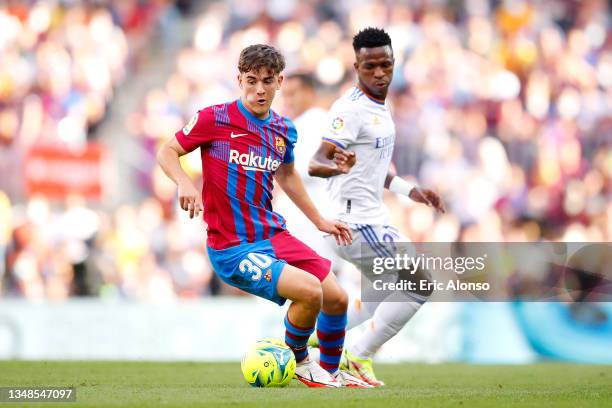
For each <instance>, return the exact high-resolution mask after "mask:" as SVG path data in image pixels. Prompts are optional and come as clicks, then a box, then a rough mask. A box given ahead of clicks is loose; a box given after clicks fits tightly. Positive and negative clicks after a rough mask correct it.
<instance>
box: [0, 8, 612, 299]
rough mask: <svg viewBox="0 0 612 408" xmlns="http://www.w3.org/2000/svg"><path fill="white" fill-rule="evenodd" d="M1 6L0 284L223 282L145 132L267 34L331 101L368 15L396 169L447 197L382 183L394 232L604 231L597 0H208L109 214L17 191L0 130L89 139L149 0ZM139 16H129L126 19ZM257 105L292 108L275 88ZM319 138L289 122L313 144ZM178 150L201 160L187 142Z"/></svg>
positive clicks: (605, 103) (156, 132)
mask: <svg viewBox="0 0 612 408" xmlns="http://www.w3.org/2000/svg"><path fill="white" fill-rule="evenodd" d="M8 4H9V5H8V7H5V8H4V9H2V8H0V26H3V27H9V28H10V29H8V30H4V29H3V30H2V32H1V33H0V55H2V58H1V62H0V146H2V147H0V174H2V184H0V190H3V191H4V192H5V193H2V192H1V191H0V258H2V256H4V258H5V259H6V262H5V264H4V265H0V294H2V293H4V294H17V295H23V296H26V297H29V298H44V297H49V298H53V299H62V298H65V297H67V296H70V295H101V296H121V297H127V298H135V299H159V298H173V297H192V296H202V295H206V294H217V293H228V292H231V289H229V288H227V287H226V286H224V285H222V284H220V283H219V282H218V280H217V279H216V278H215V277H214V274H213V273H212V271H211V269H210V265H209V264H208V261H207V259H206V257H205V253H204V250H203V245H204V239H205V237H204V236H203V231H204V226H203V225H202V223H201V221H198V222H194V221H187V220H186V219H184V218H182V216H181V214H179V212H178V211H177V210H176V209H177V207H176V204H175V199H176V198H175V189H174V185H173V184H172V183H171V182H170V181H169V180H167V178H166V177H165V176H164V175H163V174H162V172H161V170H160V169H159V168H158V167H157V166H156V165H155V160H154V153H155V150H156V148H157V147H158V146H159V144H160V143H161V142H162V141H163V140H164V139H166V138H167V137H169V136H170V135H172V134H174V132H175V131H177V130H178V129H180V128H182V126H183V125H184V124H185V123H186V122H187V121H188V119H189V118H190V117H191V116H192V115H193V114H194V113H195V112H196V111H197V110H198V109H199V108H201V107H202V106H207V105H210V104H213V103H220V102H224V101H227V100H231V99H235V98H236V97H237V95H238V88H237V83H236V74H237V70H236V68H235V67H236V61H237V57H238V55H239V53H240V50H241V49H242V48H243V47H245V46H247V45H249V44H252V43H271V44H274V45H276V46H278V47H279V49H280V50H281V51H282V52H283V54H284V55H285V57H286V59H287V70H286V72H288V73H290V72H308V73H311V74H312V75H314V76H315V77H316V79H317V81H318V83H319V85H320V86H319V88H318V98H317V101H316V104H317V105H318V106H321V107H323V108H328V107H329V106H330V105H331V103H332V102H333V100H334V99H335V98H337V97H338V96H339V95H340V94H341V93H342V92H343V91H344V90H346V89H347V88H348V87H350V86H352V85H353V84H354V83H355V77H354V74H353V68H352V64H353V60H354V55H353V50H352V47H351V37H352V35H353V34H355V33H356V32H357V31H359V29H361V28H364V27H367V26H377V27H384V28H385V29H386V30H387V31H388V32H389V33H390V35H391V37H392V40H393V49H394V54H395V76H394V79H393V83H392V89H391V92H390V100H391V103H392V106H393V112H394V119H395V123H396V129H397V138H396V145H395V154H394V164H395V166H396V168H397V170H398V173H399V174H400V175H402V176H405V177H409V178H414V179H416V180H418V182H419V184H421V185H422V186H426V187H428V188H432V189H435V190H437V191H438V192H439V193H440V195H441V196H442V197H443V199H444V200H445V203H446V206H447V208H448V212H447V213H446V214H445V215H442V216H438V215H436V214H434V213H433V211H432V210H431V209H430V208H428V207H425V206H420V205H416V204H413V203H411V202H410V201H409V200H408V199H404V198H403V197H398V196H395V195H392V194H388V195H387V197H386V202H387V205H388V206H389V209H390V213H391V217H392V222H393V223H394V224H395V225H397V226H399V227H400V228H401V229H402V230H403V232H404V234H405V235H407V236H408V237H409V238H411V239H412V240H415V241H457V240H463V241H489V242H490V241H536V240H540V239H549V240H563V241H611V240H612V200H610V198H611V192H612V191H611V187H612V186H611V184H610V178H611V177H610V176H611V175H612V146H611V145H612V115H611V114H610V112H612V36H611V35H610V34H611V33H610V30H609V28H608V27H609V26H610V23H611V21H610V5H609V4H608V2H606V1H604V0H585V1H561V0H544V1H537V2H536V1H526V0H503V1H494V0H464V1H443V0H438V1H424V0H406V1H398V2H392V1H365V0H363V1H348V0H345V1H334V2H332V1H316V0H311V1H297V0H283V1H280V0H278V1H277V0H230V1H225V2H211V3H210V4H208V5H207V7H206V8H205V10H204V11H203V13H202V14H201V15H199V16H198V17H197V18H198V24H197V28H196V30H195V32H194V34H193V43H192V44H191V45H190V46H187V47H185V48H183V49H182V50H181V51H180V53H179V57H178V59H177V61H176V70H175V72H173V73H172V74H171V75H170V77H169V78H168V79H167V82H166V83H165V84H163V85H162V86H160V87H158V88H155V89H151V90H150V91H149V92H148V93H147V95H146V98H145V100H144V101H143V103H142V106H141V108H140V109H139V110H138V111H136V112H133V113H132V114H131V115H130V116H129V119H128V122H127V123H126V124H125V128H126V137H128V134H131V135H132V136H133V137H135V138H137V140H138V141H139V142H140V143H141V144H142V146H143V147H144V148H145V151H146V152H148V154H149V160H146V161H145V162H147V163H150V166H149V167H148V168H146V169H144V170H142V169H141V171H143V174H140V175H139V178H138V184H137V187H138V188H139V189H142V190H143V191H145V192H146V193H148V195H149V196H150V198H148V199H147V200H145V201H144V202H142V203H137V204H126V205H123V206H121V207H119V208H115V209H112V210H110V211H109V210H108V209H92V206H91V205H88V203H86V202H84V201H83V200H81V199H79V198H77V197H69V198H67V199H66V200H65V202H62V203H58V202H49V201H48V200H46V199H45V198H42V197H30V198H28V199H27V200H22V201H20V200H18V199H16V197H18V195H17V194H18V193H16V192H14V190H11V188H19V185H17V186H16V187H15V186H13V187H11V183H10V182H9V180H8V178H7V177H5V176H4V175H5V174H7V173H6V171H5V169H4V168H3V166H4V165H5V163H7V162H8V160H9V159H10V160H17V161H18V160H19V157H18V155H15V154H14V153H11V148H10V146H11V144H14V143H11V142H14V140H13V139H15V138H17V140H18V141H19V143H20V144H22V146H23V145H27V144H31V143H34V142H35V141H36V140H39V139H40V138H45V137H46V138H51V139H53V138H56V139H57V141H58V142H60V141H61V142H62V143H84V142H85V141H86V140H87V135H88V134H90V133H91V127H92V126H95V124H96V123H98V122H99V121H100V120H103V117H104V112H105V109H106V108H107V106H108V104H109V103H111V104H112V94H113V88H114V87H116V86H117V85H118V84H119V83H120V81H121V80H122V79H123V78H125V76H126V72H128V75H129V70H130V62H129V58H128V56H129V55H130V52H131V48H130V45H131V44H134V45H133V46H134V47H136V48H138V47H140V48H141V49H143V48H144V49H146V47H145V46H143V45H142V44H146V39H145V38H146V36H143V35H141V36H136V37H135V39H134V41H133V42H130V32H131V31H132V30H136V31H138V30H145V31H146V30H150V29H151V28H150V27H151V24H153V22H152V21H153V20H154V17H151V16H155V15H158V14H159V10H160V9H161V8H163V7H164V5H165V3H164V2H163V1H160V2H137V1H133V2H132V1H128V2H118V1H117V2H112V1H109V2H99V1H98V2H92V3H91V4H93V5H81V6H71V7H62V4H63V3H62V2H57V3H54V2H44V3H42V2H41V3H35V4H34V5H33V6H32V7H27V8H20V7H18V6H14V7H11V4H12V3H11V2H9V3H8ZM15 4H21V3H19V2H15ZM50 4H51V5H52V6H51V5H50ZM85 4H89V3H85ZM101 4H104V5H103V6H101ZM119 5H121V7H120V6H119ZM130 5H131V7H130ZM145 5H146V6H145ZM138 7H148V8H150V11H149V12H144V13H142V14H141V12H140V11H139V10H138ZM130 11H132V12H133V15H132V18H129V17H128V16H129V15H130ZM143 16H144V17H143ZM147 16H149V17H147ZM139 17H142V18H143V19H144V20H145V22H141V23H136V26H137V27H141V28H133V27H132V26H131V24H130V23H129V22H131V21H134V20H136V21H137V22H138V21H139ZM5 23H7V24H8V25H6V24H5ZM75 38H78V41H76V40H75ZM102 39H104V41H102ZM62 64H63V65H62ZM136 65H137V64H136ZM66 67H70V69H66ZM134 69H135V70H136V73H137V66H136V67H135V68H134ZM136 76H137V75H135V77H136ZM7 78H8V79H7ZM273 108H274V109H276V110H277V111H279V112H281V113H284V114H288V115H292V112H290V111H288V109H287V107H286V106H285V104H284V102H283V100H282V97H281V96H279V97H278V98H277V100H276V101H275V105H274V106H273ZM24 116H25V117H28V118H29V119H28V121H24V120H23V119H22V118H23V117H24ZM320 136H321V135H314V136H313V135H302V137H308V138H312V143H316V144H318V143H319V141H318V138H319V137H320ZM6 146H9V147H6ZM5 157H6V158H7V159H6V161H5ZM184 165H185V167H186V168H187V169H188V171H189V172H190V174H191V175H192V176H193V177H194V179H197V178H200V177H201V174H200V170H201V169H200V162H199V155H196V154H192V155H188V156H186V157H185V158H184ZM17 184H18V183H17ZM276 193H277V194H282V193H281V192H280V190H276ZM315 202H316V200H315ZM93 207H94V208H96V207H95V206H93Z"/></svg>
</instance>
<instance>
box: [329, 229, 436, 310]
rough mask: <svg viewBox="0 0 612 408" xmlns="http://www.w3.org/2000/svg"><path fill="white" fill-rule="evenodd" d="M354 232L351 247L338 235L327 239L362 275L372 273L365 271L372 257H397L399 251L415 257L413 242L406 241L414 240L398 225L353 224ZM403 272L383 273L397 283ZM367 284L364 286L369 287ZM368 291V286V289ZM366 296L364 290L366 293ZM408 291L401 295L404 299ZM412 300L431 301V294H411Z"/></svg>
mask: <svg viewBox="0 0 612 408" xmlns="http://www.w3.org/2000/svg"><path fill="white" fill-rule="evenodd" d="M349 226H350V227H351V229H352V231H353V242H352V244H351V245H348V246H338V244H337V243H336V241H335V239H334V237H332V236H331V235H330V236H326V237H325V239H326V241H327V243H328V245H329V246H331V247H332V248H334V250H335V251H336V253H337V255H338V256H339V257H340V258H342V259H344V260H346V261H348V262H350V263H351V264H353V265H355V267H356V268H357V269H358V270H359V271H360V273H361V274H362V276H365V275H367V274H369V272H371V271H364V270H362V265H363V264H364V263H366V264H367V263H370V264H371V261H368V259H371V258H375V257H380V258H394V257H395V256H396V254H398V253H399V254H402V253H405V252H406V251H408V252H409V253H408V255H409V256H414V255H415V254H416V250H415V249H414V247H413V246H412V245H409V246H406V245H405V244H406V243H409V242H411V241H410V239H408V238H407V237H406V236H404V235H403V234H402V233H401V232H400V231H399V230H398V229H397V228H395V227H394V226H391V225H372V224H349ZM397 243H402V244H404V245H401V246H397V247H396V245H395V244H397ZM399 274H400V272H399V271H396V270H390V271H386V272H384V273H383V274H382V275H380V279H381V280H383V281H385V282H395V281H397V279H398V276H399ZM365 288H366V287H365V286H364V287H362V289H365ZM366 290H367V289H366ZM362 295H363V293H362ZM405 296H406V294H403V295H402V296H401V299H404V297H405ZM409 296H410V300H413V301H417V302H418V303H424V302H425V301H426V300H427V296H422V294H415V293H411V294H410V295H409Z"/></svg>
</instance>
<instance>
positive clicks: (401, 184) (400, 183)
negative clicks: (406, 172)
mask: <svg viewBox="0 0 612 408" xmlns="http://www.w3.org/2000/svg"><path fill="white" fill-rule="evenodd" d="M415 187H417V185H416V184H413V183H410V182H408V181H406V180H404V179H403V178H401V177H398V176H395V177H393V178H392V179H391V183H389V191H393V192H394V193H396V194H403V195H405V196H408V195H409V194H410V191H411V190H412V189H413V188H415Z"/></svg>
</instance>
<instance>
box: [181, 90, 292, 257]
mask: <svg viewBox="0 0 612 408" xmlns="http://www.w3.org/2000/svg"><path fill="white" fill-rule="evenodd" d="M175 136H176V139H177V141H178V142H179V144H180V145H181V146H182V147H183V148H184V149H185V150H187V151H192V150H194V149H196V148H198V147H199V148H200V153H201V156H202V174H203V179H204V181H203V187H202V201H203V204H204V221H205V222H206V224H207V232H208V234H207V235H208V238H207V245H208V246H209V247H211V248H213V249H217V250H218V249H225V248H229V247H233V246H236V245H240V244H245V243H251V242H257V241H261V240H265V239H269V238H271V237H272V236H274V235H275V234H278V233H279V232H282V231H284V230H285V220H284V218H283V217H282V216H281V215H280V214H278V213H276V212H274V211H273V209H272V190H273V188H274V185H273V177H274V174H275V172H276V170H277V169H278V167H279V166H280V165H281V164H283V163H291V162H293V160H294V157H293V147H294V145H295V142H296V140H297V132H296V130H295V126H294V125H293V122H291V121H290V120H289V119H287V118H285V117H283V116H281V115H278V114H277V113H276V112H274V111H272V110H270V115H269V116H268V118H267V119H265V120H261V119H258V118H257V117H255V116H254V115H253V114H251V113H250V112H249V111H248V110H247V109H246V108H245V107H244V105H243V104H242V102H241V101H240V100H236V101H233V102H228V103H224V104H221V105H214V106H209V107H207V108H205V109H202V110H200V111H199V112H198V113H197V114H196V115H195V116H194V117H193V118H192V120H191V121H190V122H189V123H188V124H187V125H186V126H185V127H184V128H183V129H182V130H180V131H178V132H176V135H175Z"/></svg>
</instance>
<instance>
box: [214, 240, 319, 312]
mask: <svg viewBox="0 0 612 408" xmlns="http://www.w3.org/2000/svg"><path fill="white" fill-rule="evenodd" d="M206 249H207V250H208V256H209V258H210V262H211V264H212V266H213V268H214V269H215V272H216V273H217V275H218V276H219V278H221V280H223V281H224V282H225V283H227V284H228V285H231V286H234V287H237V288H239V289H242V290H244V291H245V292H248V293H251V294H253V295H255V296H259V297H262V298H264V299H268V300H270V301H272V302H274V303H277V304H279V305H282V304H284V303H285V301H286V299H285V298H283V297H281V296H279V295H278V291H277V290H276V286H277V284H278V279H279V278H280V275H281V273H282V271H283V268H284V267H285V265H286V264H289V265H291V266H294V267H296V268H299V269H301V270H303V271H306V272H308V273H310V274H312V275H314V276H316V277H317V278H318V279H319V280H320V281H323V279H325V278H326V277H327V274H328V273H329V271H330V268H331V262H330V261H329V260H328V259H325V258H323V257H321V256H320V255H319V254H317V253H316V252H315V251H314V250H313V249H312V248H310V247H309V246H308V245H306V244H304V243H303V242H302V241H300V240H299V239H297V238H295V237H294V236H293V235H291V234H290V233H289V232H288V231H283V232H281V233H278V234H276V235H274V236H273V237H272V238H270V239H266V240H263V241H258V242H253V243H248V244H241V245H237V246H234V247H231V248H226V249H221V250H216V249H212V248H210V247H206Z"/></svg>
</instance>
